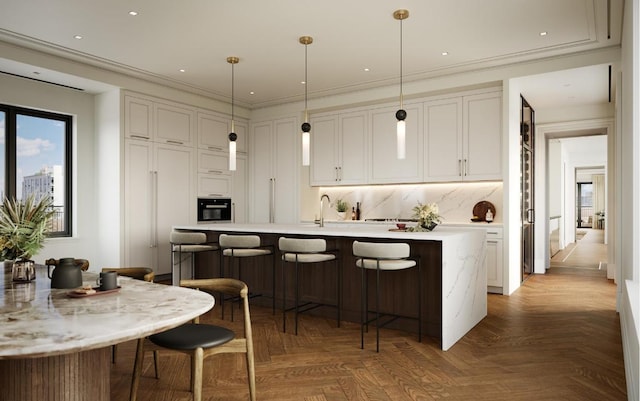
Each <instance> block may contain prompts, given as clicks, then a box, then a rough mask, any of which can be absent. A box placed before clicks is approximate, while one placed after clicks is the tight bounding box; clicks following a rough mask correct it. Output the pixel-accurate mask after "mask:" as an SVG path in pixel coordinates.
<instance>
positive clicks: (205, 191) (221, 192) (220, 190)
mask: <svg viewBox="0 0 640 401" xmlns="http://www.w3.org/2000/svg"><path fill="white" fill-rule="evenodd" d="M198 196H202V197H205V198H206V197H220V196H223V197H224V196H231V176H229V175H216V174H202V173H199V174H198Z"/></svg>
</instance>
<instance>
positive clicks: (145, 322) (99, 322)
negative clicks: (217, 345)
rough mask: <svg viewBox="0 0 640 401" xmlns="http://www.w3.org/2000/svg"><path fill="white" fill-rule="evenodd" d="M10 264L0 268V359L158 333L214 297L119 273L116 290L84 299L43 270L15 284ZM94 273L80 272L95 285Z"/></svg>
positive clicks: (202, 308)
mask: <svg viewBox="0 0 640 401" xmlns="http://www.w3.org/2000/svg"><path fill="white" fill-rule="evenodd" d="M10 269H11V268H10V265H9V264H8V263H5V267H4V268H3V269H0V271H1V272H2V273H0V274H1V275H2V276H1V277H0V283H3V288H2V289H0V321H1V322H2V323H1V324H0V359H17V358H33V357H41V356H51V355H58V354H67V353H73V352H78V351H85V350H89V349H95V348H101V347H106V346H109V345H112V344H116V343H120V342H123V341H128V340H132V339H136V338H140V337H144V336H147V335H150V334H153V333H157V332H160V331H163V330H166V329H169V328H172V327H175V326H178V325H180V324H182V323H185V322H187V321H189V320H191V319H193V318H194V317H196V316H199V315H201V314H203V313H205V312H206V311H208V310H209V309H211V308H212V307H213V305H214V302H215V301H214V298H213V297H212V296H211V295H209V294H207V293H205V292H200V291H196V290H191V289H187V288H181V287H174V286H167V285H162V284H154V283H148V282H144V281H140V280H133V279H130V278H127V277H119V278H118V281H119V285H120V286H121V289H120V291H117V292H113V293H109V294H101V295H96V296H91V297H85V298H71V297H68V296H67V293H68V292H69V291H70V290H67V289H52V288H51V280H49V278H47V271H46V268H44V267H42V266H39V267H38V269H37V272H36V280H34V281H32V282H30V283H13V282H12V281H11V270H10ZM96 276H97V275H96V274H95V273H89V272H85V273H83V281H84V283H85V284H92V285H95V279H96Z"/></svg>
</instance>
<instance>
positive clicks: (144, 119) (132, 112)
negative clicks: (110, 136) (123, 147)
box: [124, 96, 154, 140]
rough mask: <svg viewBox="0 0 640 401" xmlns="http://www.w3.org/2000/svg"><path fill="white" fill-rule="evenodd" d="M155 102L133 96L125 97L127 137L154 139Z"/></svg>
mask: <svg viewBox="0 0 640 401" xmlns="http://www.w3.org/2000/svg"><path fill="white" fill-rule="evenodd" d="M152 116H153V102H151V101H150V100H147V99H142V98H137V97H133V96H125V97H124V135H125V138H136V139H146V140H152V139H153V137H154V135H153V117H152Z"/></svg>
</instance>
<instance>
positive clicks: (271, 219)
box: [269, 178, 276, 223]
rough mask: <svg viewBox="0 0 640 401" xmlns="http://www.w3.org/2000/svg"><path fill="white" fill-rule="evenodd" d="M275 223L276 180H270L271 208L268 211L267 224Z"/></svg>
mask: <svg viewBox="0 0 640 401" xmlns="http://www.w3.org/2000/svg"><path fill="white" fill-rule="evenodd" d="M275 222H276V179H275V178H271V208H270V210H269V223H275Z"/></svg>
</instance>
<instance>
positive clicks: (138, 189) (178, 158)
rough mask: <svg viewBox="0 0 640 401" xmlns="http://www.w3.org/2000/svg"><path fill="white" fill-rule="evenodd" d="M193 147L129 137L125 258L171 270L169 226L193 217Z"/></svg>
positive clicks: (158, 269)
mask: <svg viewBox="0 0 640 401" xmlns="http://www.w3.org/2000/svg"><path fill="white" fill-rule="evenodd" d="M194 171H195V163H194V157H193V149H191V148H188V147H183V146H175V145H169V144H159V143H152V142H145V141H140V140H126V141H125V173H124V174H125V177H124V181H125V195H124V196H125V212H124V213H125V224H124V226H125V234H124V236H125V238H124V243H125V252H124V253H125V254H124V259H125V264H126V265H127V266H151V267H153V269H154V271H155V272H156V273H157V274H165V273H169V272H170V271H171V267H170V262H169V232H170V230H171V226H173V225H176V224H184V223H185V222H188V223H193V222H194V221H195V198H194V196H193V195H194V191H193V178H192V177H193V172H194Z"/></svg>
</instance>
